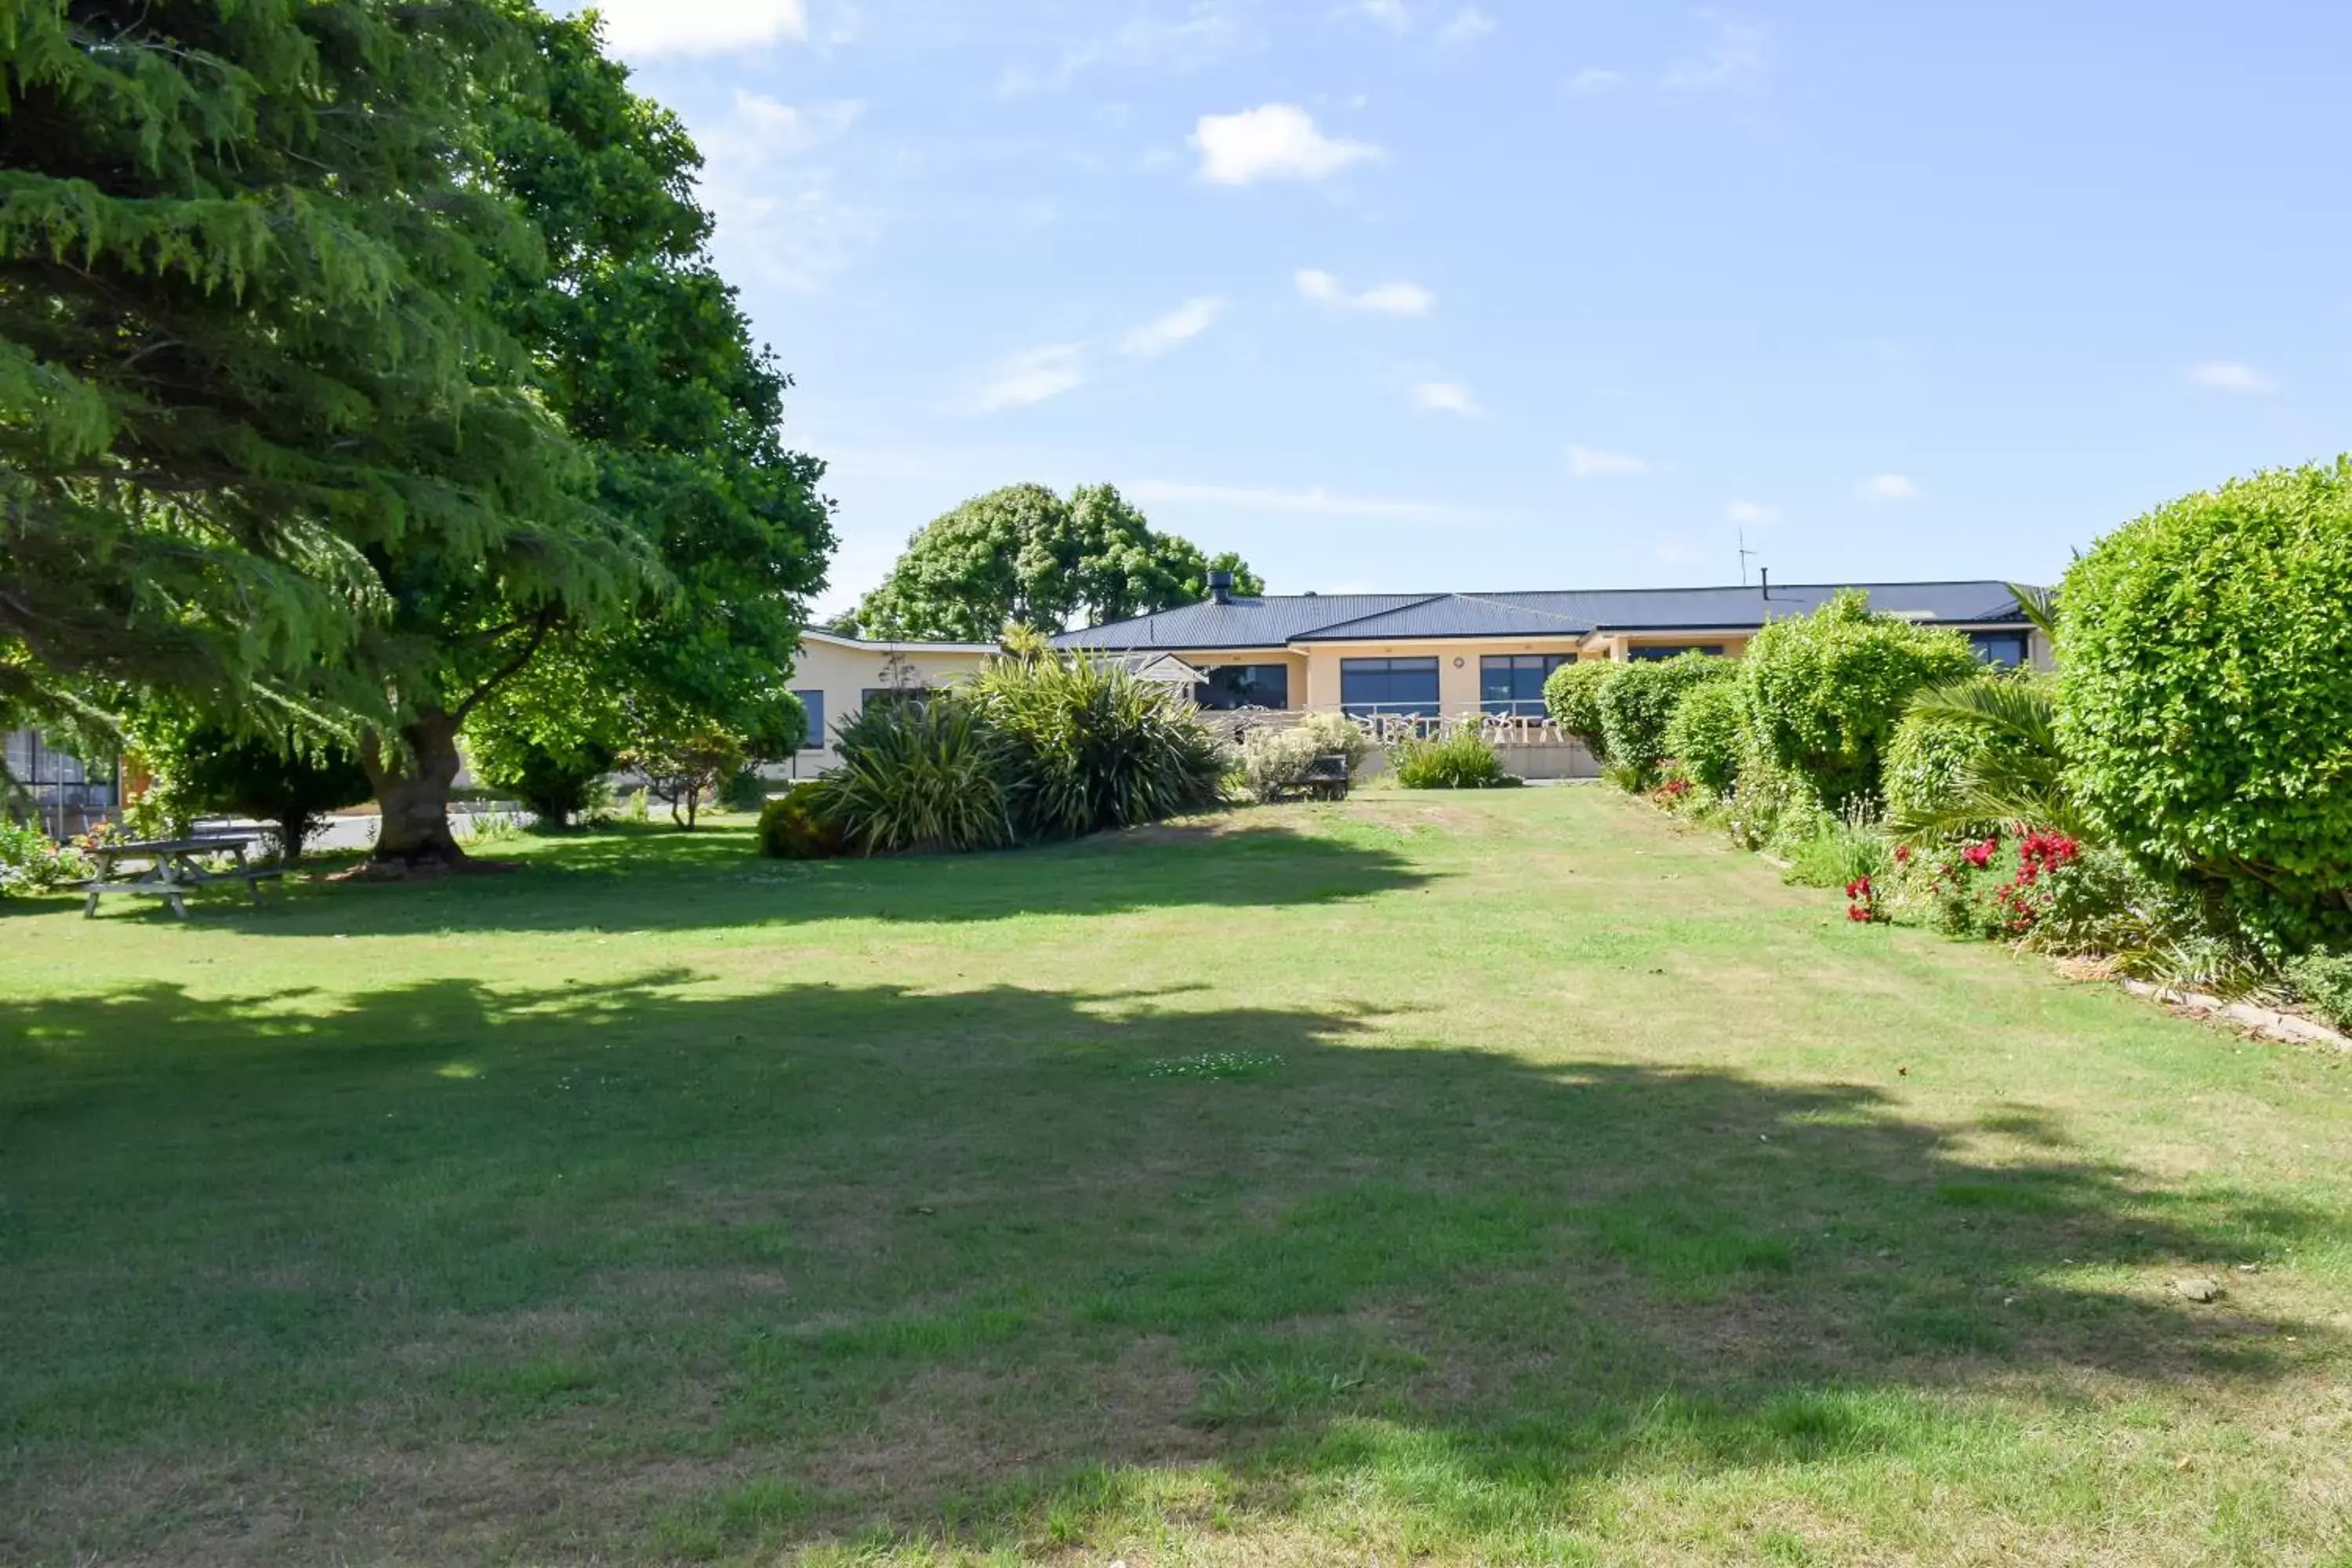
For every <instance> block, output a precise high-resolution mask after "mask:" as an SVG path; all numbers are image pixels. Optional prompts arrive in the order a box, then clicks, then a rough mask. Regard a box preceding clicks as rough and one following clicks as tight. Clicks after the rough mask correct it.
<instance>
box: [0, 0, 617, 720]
mask: <svg viewBox="0 0 2352 1568" xmlns="http://www.w3.org/2000/svg"><path fill="white" fill-rule="evenodd" d="M525 42H526V40H524V39H523V37H521V35H520V32H519V30H518V29H517V28H516V26H514V25H513V20H512V16H511V14H510V13H509V12H508V11H507V10H505V9H504V8H502V6H501V5H499V4H494V3H492V0H443V3H441V4H437V5H431V6H388V5H376V4H372V3H369V0H313V3H310V4H302V5H295V4H291V3H289V0H255V3H253V4H245V5H168V6H162V5H158V6H140V7H124V6H120V5H108V4H101V3H98V0H26V3H25V4H21V5H13V6H11V7H9V10H8V16H7V22H6V26H5V28H0V688H12V689H16V690H17V691H19V692H20V693H21V692H25V691H27V690H31V689H37V688H47V689H50V690H52V691H54V690H55V689H57V688H58V686H60V685H61V684H63V683H65V682H68V681H71V680H76V679H96V680H108V681H123V682H129V683H133V684H142V683H151V684H162V685H169V686H175V687H180V688H184V689H197V690H204V691H209V692H214V693H219V692H230V693H236V692H238V691H240V690H241V689H243V688H244V686H245V685H246V683H247V682H248V681H249V680H252V679H255V678H257V677H258V678H261V679H265V680H267V679H270V678H272V677H278V678H282V677H285V676H287V675H288V674H289V672H293V671H297V670H311V671H319V670H324V671H327V672H330V676H331V677H333V676H336V675H341V677H342V678H341V679H328V680H327V681H326V682H325V684H327V685H329V686H330V687H331V688H332V691H331V695H332V696H333V698H334V699H335V700H340V701H343V702H348V703H352V704H355V705H358V706H360V707H369V706H374V707H378V708H381V706H382V703H383V690H382V689H381V688H380V687H379V686H377V685H376V684H374V683H373V682H371V681H368V680H364V679H351V678H350V676H349V672H350V671H351V669H352V666H351V665H350V663H349V662H348V658H347V656H348V655H349V654H350V653H351V652H352V649H353V647H354V645H355V643H356V641H357V640H358V639H359V638H360V637H362V633H363V632H364V631H365V630H366V628H367V627H368V626H369V625H370V623H371V621H372V619H373V616H374V615H375V613H376V612H378V611H379V610H380V609H381V608H382V606H383V603H384V598H385V591H386V588H387V586H389V585H388V584H386V583H385V582H384V581H383V579H382V577H381V575H380V574H379V572H378V571H377V570H376V567H377V565H378V564H380V563H382V562H383V561H384V560H385V559H388V558H390V557H393V556H394V555H399V556H404V557H409V558H416V557H424V556H430V557H432V558H434V559H436V560H439V561H442V562H445V563H447V569H448V570H449V571H451V572H457V573H466V572H484V571H496V570H498V569H499V567H500V566H501V565H510V566H515V567H527V568H528V572H527V575H529V576H530V578H531V579H533V580H534V581H536V583H537V584H539V589H538V594H537V596H539V597H541V598H556V597H561V596H562V594H564V593H565V592H568V591H575V590H577V589H579V588H581V587H582V586H583V583H584V580H585V579H586V578H588V577H590V576H593V575H595V574H594V573H593V572H592V571H591V570H590V569H589V567H588V565H587V563H583V562H582V561H580V560H578V559H577V558H576V557H575V556H574V555H572V554H570V553H567V552H563V551H562V550H560V549H557V548H555V547H554V544H553V542H554V541H555V540H557V539H560V538H562V537H563V536H564V535H565V533H566V531H568V530H570V529H571V528H572V527H573V526H574V525H575V524H576V521H577V503H576V501H575V500H574V499H573V497H572V493H571V490H570V488H569V486H570V481H571V480H572V479H573V477H574V476H576V475H577V474H578V472H579V468H578V464H577V461H576V458H575V456H574V453H573V451H572V444H571V443H570V442H569V441H568V440H567V438H566V437H565V436H564V434H563V432H562V428H561V427H560V426H559V425H558V424H557V423H556V422H555V421H554V420H553V419H552V418H551V416H549V414H548V413H547V411H546V410H545V409H544V407H542V406H541V402H540V400H539V399H538V398H537V397H536V396H535V395H533V394H532V393H531V391H530V388H529V387H528V385H527V384H526V377H525V366H524V364H523V362H522V356H521V354H520V352H519V350H518V347H517V345H516V344H515V342H513V340H512V339H511V338H510V337H509V335H508V334H507V333H505V332H504V331H501V330H500V329H499V323H498V322H497V321H496V320H495V318H494V315H493V313H492V310H491V309H490V295H491V291H492V289H493V287H494V282H495V279H496V278H497V276H498V275H499V272H500V270H501V269H502V268H503V269H511V268H518V267H524V266H527V265H528V264H529V258H530V255H531V253H532V251H533V248H534V247H533V246H532V243H531V237H530V233H529V231H528V229H527V228H526V227H525V226H522V225H520V224H519V223H518V222H517V221H516V220H515V217H514V215H513V213H512V212H511V210H510V209H509V206H508V205H506V204H505V203H503V202H502V201H501V200H499V197H498V196H497V195H496V194H495V192H494V190H493V189H492V188H491V184H492V183H491V182H490V181H489V180H488V177H487V175H488V169H487V167H486V163H485V160H484V158H483V156H482V154H481V150H480V147H479V143H478V140H477V139H476V138H474V137H473V136H472V135H471V134H470V133H469V122H470V117H471V114H472V110H471V107H470V106H471V105H472V104H473V103H475V102H478V101H479V100H482V99H484V98H486V97H496V96H498V95H499V94H501V93H503V92H504V91H506V90H507V89H508V88H509V85H510V84H511V83H512V82H513V81H514V80H515V79H516V73H517V72H518V71H519V70H521V69H523V68H525V67H526V66H527V64H528V59H527V57H528V50H527V48H526V47H524V46H525ZM521 520H528V521H521Z"/></svg>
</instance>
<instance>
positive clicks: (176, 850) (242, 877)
mask: <svg viewBox="0 0 2352 1568" xmlns="http://www.w3.org/2000/svg"><path fill="white" fill-rule="evenodd" d="M257 841H258V836H257V835H255V834H236V833H220V834H205V835H204V836H203V837H196V838H149V839H131V840H127V841H125V842H121V843H116V844H100V845H97V846H94V847H91V849H90V850H89V858H91V859H93V860H95V861H97V862H98V874H97V875H96V876H94V877H92V878H91V879H89V881H87V882H84V883H83V884H82V887H83V889H84V890H86V891H87V892H88V893H89V900H88V901H87V902H85V903H84V904H83V905H82V907H81V913H82V918H83V919H84V920H88V919H89V918H90V917H91V916H92V915H95V914H97V913H98V899H99V895H100V894H101V893H140V894H143V895H145V896H147V897H149V898H156V899H161V900H163V902H164V904H165V906H166V907H168V908H169V909H170V910H171V911H172V912H173V914H175V915H177V916H179V917H180V918H181V919H182V920H186V919H187V918H188V906H187V904H186V902H185V896H186V893H187V891H188V889H191V888H209V887H217V886H219V885H220V884H221V883H223V882H243V883H244V884H245V889H246V891H247V892H248V893H251V894H252V895H253V901H254V902H255V903H259V902H260V901H261V884H262V883H263V882H265V881H267V880H268V879H271V878H273V877H283V876H284V875H286V869H285V868H284V867H282V866H248V865H247V864H246V863H245V852H246V849H247V847H249V846H251V845H253V844H255V843H257ZM218 855H226V856H228V857H230V858H232V859H234V860H235V861H236V865H234V866H233V867H230V868H228V869H226V870H220V871H215V870H211V869H209V868H206V867H205V861H206V860H208V859H211V858H213V857H215V856H218ZM126 860H130V861H140V860H143V861H145V862H146V863H147V868H146V869H145V870H144V871H138V872H131V871H123V870H119V869H118V867H119V866H120V865H121V862H123V861H126Z"/></svg>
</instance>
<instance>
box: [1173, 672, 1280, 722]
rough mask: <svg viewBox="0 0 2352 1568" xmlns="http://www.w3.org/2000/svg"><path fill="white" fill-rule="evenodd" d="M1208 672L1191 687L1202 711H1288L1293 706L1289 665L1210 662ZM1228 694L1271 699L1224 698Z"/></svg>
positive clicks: (1193, 698) (1237, 696) (1193, 696)
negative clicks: (1215, 663)
mask: <svg viewBox="0 0 2352 1568" xmlns="http://www.w3.org/2000/svg"><path fill="white" fill-rule="evenodd" d="M1206 674H1207V675H1208V677H1209V679H1207V680H1204V681H1202V683H1201V684H1200V685H1198V686H1196V687H1194V688H1193V689H1192V700H1193V701H1194V702H1195V703H1197V704H1198V705H1199V706H1200V707H1201V709H1202V710H1203V711H1206V712H1212V713H1232V712H1237V711H1239V710H1242V709H1244V708H1265V709H1275V710H1288V708H1289V707H1290V666H1288V665H1286V664H1218V665H1211V666H1210V667H1209V668H1208V669H1207V671H1206ZM1220 677H1223V679H1220ZM1269 678H1271V679H1269ZM1229 697H1234V698H1249V699H1257V698H1260V697H1263V698H1265V699H1269V700H1241V701H1227V700H1224V699H1226V698H1229Z"/></svg>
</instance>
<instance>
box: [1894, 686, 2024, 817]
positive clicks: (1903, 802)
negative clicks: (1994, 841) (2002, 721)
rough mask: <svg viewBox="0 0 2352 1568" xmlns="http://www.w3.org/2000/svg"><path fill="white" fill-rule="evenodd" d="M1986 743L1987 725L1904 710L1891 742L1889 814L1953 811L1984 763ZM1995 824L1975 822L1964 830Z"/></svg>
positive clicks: (1907, 815) (1930, 814)
mask: <svg viewBox="0 0 2352 1568" xmlns="http://www.w3.org/2000/svg"><path fill="white" fill-rule="evenodd" d="M1984 743H1985V737H1984V732H1983V731H1982V729H1981V728H1980V727H1979V726H1978V725H1974V724H1970V723H1968V722H1967V721H1963V720H1958V719H1948V718H1945V717H1943V716H1941V715H1937V714H1930V713H1907V714H1906V715H1904V717H1903V720H1902V721H1901V722H1899V723H1897V724H1896V725H1895V734H1894V736H1893V738H1892V739H1890V740H1889V741H1888V742H1887V743H1886V757H1885V764H1884V780H1883V782H1884V783H1885V790H1886V814H1887V816H1889V817H1891V818H1893V819H1894V820H1895V821H1897V822H1900V821H1905V820H1906V819H1914V818H1927V817H1930V816H1944V815H1946V814H1948V812H1949V811H1950V809H1951V807H1952V805H1953V803H1954V802H1955V801H1956V800H1958V797H1959V794H1960V791H1961V789H1962V786H1963V785H1964V784H1966V782H1967V780H1968V779H1969V776H1970V775H1971V773H1972V772H1973V771H1974V770H1975V769H1976V768H1977V767H1978V766H1979V759H1980V757H1981V755H1982V752H1983V750H1984ZM1992 826H1996V825H1995V824H1992V823H1982V824H1969V825H1967V827H1966V828H1964V829H1963V831H1967V830H1969V829H1974V830H1977V831H1982V830H1983V829H1985V828H1990V827H1992Z"/></svg>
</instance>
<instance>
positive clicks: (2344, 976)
mask: <svg viewBox="0 0 2352 1568" xmlns="http://www.w3.org/2000/svg"><path fill="white" fill-rule="evenodd" d="M2286 978H2287V983H2288V984H2291V985H2293V986H2294V994H2295V996H2296V998H2297V999H2298V1000H2300V1001H2301V1002H2302V1004H2303V1005H2305V1007H2308V1008H2310V1009H2311V1011H2312V1012H2313V1013H2314V1014H2315V1015H2316V1016H2318V1018H2319V1020H2320V1021H2321V1022H2322V1023H2324V1024H2326V1025H2327V1026H2328V1027H2330V1028H2333V1029H2343V1030H2347V1031H2352V952H2310V953H2305V955H2304V956H2303V957H2301V958H2298V959H2296V960H2295V961H2294V963H2291V964H2289V965H2287V971H2286Z"/></svg>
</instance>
